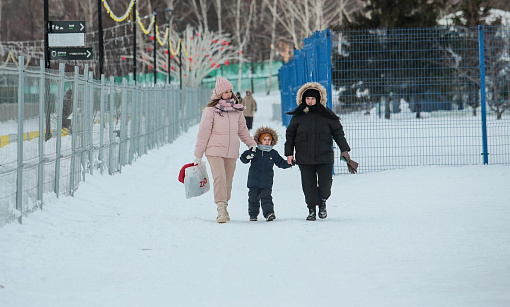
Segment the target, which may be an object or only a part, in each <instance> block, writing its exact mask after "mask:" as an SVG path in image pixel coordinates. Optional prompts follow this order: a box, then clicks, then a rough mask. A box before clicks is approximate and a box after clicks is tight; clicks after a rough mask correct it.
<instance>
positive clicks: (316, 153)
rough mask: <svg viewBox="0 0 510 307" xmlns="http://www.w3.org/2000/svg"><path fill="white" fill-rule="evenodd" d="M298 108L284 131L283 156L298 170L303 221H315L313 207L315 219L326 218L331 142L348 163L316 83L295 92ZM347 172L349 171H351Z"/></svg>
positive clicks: (340, 133) (335, 120)
mask: <svg viewBox="0 0 510 307" xmlns="http://www.w3.org/2000/svg"><path fill="white" fill-rule="evenodd" d="M296 101H297V104H298V107H297V108H296V109H294V110H293V111H292V112H288V113H287V114H290V115H292V118H291V120H290V123H289V126H288V127H287V132H286V138H287V140H286V142H285V156H287V162H288V163H289V164H290V163H292V162H293V161H294V150H295V151H296V159H295V161H296V164H297V165H298V166H299V170H300V171H301V186H302V189H303V193H304V195H305V202H306V205H307V207H308V216H307V218H306V219H307V220H309V221H315V220H316V214H317V213H316V212H317V209H316V208H317V206H318V207H319V218H321V219H324V218H326V217H327V215H328V214H327V211H326V200H327V199H328V198H329V196H330V195H331V185H332V182H333V163H334V157H335V154H334V152H333V140H335V143H336V144H337V145H338V147H339V148H340V150H341V152H342V153H341V157H343V158H345V159H346V160H347V161H350V159H351V158H350V156H349V151H350V150H351V148H350V147H349V144H347V140H346V139H345V134H344V130H343V127H342V125H341V124H340V119H339V118H338V116H337V115H336V114H335V113H334V112H333V111H332V110H331V109H329V108H328V107H327V106H326V101H327V94H326V89H325V88H324V87H323V86H322V85H320V84H319V83H316V82H310V83H306V84H304V85H303V86H302V87H301V88H300V89H299V90H298V92H297V95H296ZM349 171H351V172H353V171H354V170H352V169H351V168H349Z"/></svg>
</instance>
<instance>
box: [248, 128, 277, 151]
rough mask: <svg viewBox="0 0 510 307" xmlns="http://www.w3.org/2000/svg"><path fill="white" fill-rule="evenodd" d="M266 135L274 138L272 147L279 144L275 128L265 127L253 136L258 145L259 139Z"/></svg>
mask: <svg viewBox="0 0 510 307" xmlns="http://www.w3.org/2000/svg"><path fill="white" fill-rule="evenodd" d="M264 133H269V134H271V138H272V140H271V146H274V145H276V143H278V133H276V131H275V130H274V129H273V128H269V127H265V126H263V127H260V128H258V129H257V130H256V131H255V134H254V135H253V139H254V140H255V142H257V144H260V141H259V138H260V136H261V135H262V134H264Z"/></svg>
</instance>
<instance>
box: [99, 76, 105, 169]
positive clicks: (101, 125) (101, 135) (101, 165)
mask: <svg viewBox="0 0 510 307" xmlns="http://www.w3.org/2000/svg"><path fill="white" fill-rule="evenodd" d="M100 93H101V97H100V98H99V103H100V106H99V110H100V111H99V113H100V114H99V171H100V173H101V175H102V174H103V170H104V161H103V159H104V155H103V141H104V122H103V121H104V74H102V75H101V91H100Z"/></svg>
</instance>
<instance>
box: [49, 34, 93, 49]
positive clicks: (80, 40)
mask: <svg viewBox="0 0 510 307" xmlns="http://www.w3.org/2000/svg"><path fill="white" fill-rule="evenodd" d="M48 46H50V47H70V46H76V47H81V46H85V33H58V34H48Z"/></svg>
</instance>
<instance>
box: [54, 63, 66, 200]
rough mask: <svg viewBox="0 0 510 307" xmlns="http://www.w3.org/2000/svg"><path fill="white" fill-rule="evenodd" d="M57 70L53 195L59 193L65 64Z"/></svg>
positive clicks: (59, 65) (60, 65) (61, 64)
mask: <svg viewBox="0 0 510 307" xmlns="http://www.w3.org/2000/svg"><path fill="white" fill-rule="evenodd" d="M58 70H59V74H58V77H59V86H58V100H57V101H56V107H57V110H56V111H57V131H56V132H57V157H56V161H55V194H56V195H57V198H58V194H59V193H60V158H61V153H62V117H63V115H62V113H63V107H64V80H65V75H64V72H65V64H64V63H60V64H58Z"/></svg>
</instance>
